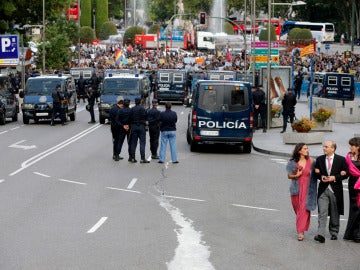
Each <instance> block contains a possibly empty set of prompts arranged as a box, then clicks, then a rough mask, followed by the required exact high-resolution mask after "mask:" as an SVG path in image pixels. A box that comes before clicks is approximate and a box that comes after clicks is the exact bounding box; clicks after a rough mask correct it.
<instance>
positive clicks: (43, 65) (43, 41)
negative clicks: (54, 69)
mask: <svg viewBox="0 0 360 270" xmlns="http://www.w3.org/2000/svg"><path fill="white" fill-rule="evenodd" d="M42 12H43V40H42V50H43V52H42V53H43V55H42V73H43V74H45V70H46V69H45V54H46V51H45V0H43V10H42Z"/></svg>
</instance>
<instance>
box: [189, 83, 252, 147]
mask: <svg viewBox="0 0 360 270" xmlns="http://www.w3.org/2000/svg"><path fill="white" fill-rule="evenodd" d="M186 133H187V135H186V137H187V142H188V143H189V144H190V151H192V152H193V151H196V150H197V149H198V146H199V145H201V144H230V145H239V146H242V147H243V151H244V152H246V153H250V152H251V144H252V136H253V111H252V94H251V84H250V83H248V82H242V81H225V80H198V81H197V82H196V83H195V86H194V89H193V93H192V98H191V110H190V113H189V116H188V128H187V132H186Z"/></svg>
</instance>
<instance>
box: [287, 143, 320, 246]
mask: <svg viewBox="0 0 360 270" xmlns="http://www.w3.org/2000/svg"><path fill="white" fill-rule="evenodd" d="M314 164H315V163H314V162H313V159H312V158H310V157H309V149H308V146H307V145H306V144H305V143H298V144H296V145H295V148H294V151H293V153H292V156H291V159H290V160H289V161H288V164H287V166H286V170H287V173H288V178H289V179H290V180H291V185H290V195H291V204H292V207H293V209H294V212H295V214H296V231H297V233H298V240H299V241H303V240H304V237H305V236H304V232H305V231H308V230H309V226H310V213H311V211H312V210H315V208H316V189H317V181H316V179H314V180H312V171H313V165H314Z"/></svg>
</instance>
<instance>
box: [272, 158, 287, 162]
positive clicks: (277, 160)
mask: <svg viewBox="0 0 360 270" xmlns="http://www.w3.org/2000/svg"><path fill="white" fill-rule="evenodd" d="M270 160H273V161H276V162H282V161H286V160H285V159H283V158H271V159H270ZM286 162H287V161H286Z"/></svg>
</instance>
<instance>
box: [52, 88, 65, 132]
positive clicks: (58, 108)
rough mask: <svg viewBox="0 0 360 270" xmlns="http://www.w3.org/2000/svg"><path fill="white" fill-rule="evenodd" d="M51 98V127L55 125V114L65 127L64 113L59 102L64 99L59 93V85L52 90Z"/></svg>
mask: <svg viewBox="0 0 360 270" xmlns="http://www.w3.org/2000/svg"><path fill="white" fill-rule="evenodd" d="M51 97H52V99H53V110H52V115H51V125H52V126H54V125H55V122H54V120H55V118H56V115H57V114H59V115H60V119H61V124H62V125H65V113H64V109H63V108H62V105H61V102H62V101H63V100H64V99H65V98H64V95H63V94H62V93H61V85H60V84H58V85H56V88H55V89H54V90H52V92H51Z"/></svg>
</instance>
